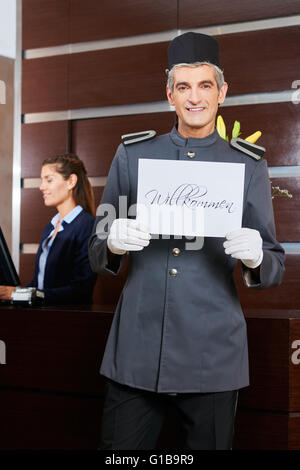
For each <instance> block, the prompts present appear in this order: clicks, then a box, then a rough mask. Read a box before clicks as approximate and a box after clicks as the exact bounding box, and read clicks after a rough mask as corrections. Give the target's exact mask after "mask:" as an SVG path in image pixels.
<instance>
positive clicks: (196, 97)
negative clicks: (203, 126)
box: [189, 87, 202, 104]
mask: <svg viewBox="0 0 300 470" xmlns="http://www.w3.org/2000/svg"><path fill="white" fill-rule="evenodd" d="M201 97H202V93H201V90H200V89H199V88H198V87H195V88H191V89H190V95H189V101H190V102H191V103H192V104H198V103H199V102H200V101H201Z"/></svg>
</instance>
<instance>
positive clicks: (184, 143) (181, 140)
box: [170, 126, 219, 147]
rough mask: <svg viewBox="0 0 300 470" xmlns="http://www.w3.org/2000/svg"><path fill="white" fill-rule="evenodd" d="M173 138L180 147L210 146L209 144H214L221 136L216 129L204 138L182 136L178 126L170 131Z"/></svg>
mask: <svg viewBox="0 0 300 470" xmlns="http://www.w3.org/2000/svg"><path fill="white" fill-rule="evenodd" d="M170 137H171V140H172V141H173V142H174V144H175V145H178V146H179V147H208V146H209V145H212V144H214V143H215V142H216V141H217V139H218V138H219V134H218V131H217V130H216V129H215V130H214V132H213V133H212V134H210V135H208V136H207V137H203V138H202V139H197V138H195V137H189V138H186V137H182V135H180V134H179V132H178V130H177V128H176V126H174V127H173V129H172V130H171V132H170Z"/></svg>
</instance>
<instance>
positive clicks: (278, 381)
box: [239, 309, 300, 411]
mask: <svg viewBox="0 0 300 470" xmlns="http://www.w3.org/2000/svg"><path fill="white" fill-rule="evenodd" d="M244 313H245V316H246V320H247V332H248V350H249V369H250V371H249V372H250V386H249V387H246V388H244V389H242V390H241V391H240V394H239V405H240V406H242V407H246V408H255V409H263V410H278V411H279V410H281V411H293V410H296V411H297V410H299V409H300V406H299V405H300V403H299V395H298V401H297V403H294V404H293V405H292V404H291V403H290V393H291V392H292V390H291V389H290V353H291V343H290V331H291V322H293V321H296V322H297V323H298V324H299V322H300V319H298V320H289V318H282V317H283V316H284V314H285V312H282V313H281V318H275V315H276V313H278V311H275V310H272V311H270V313H271V314H272V317H274V318H264V309H261V310H256V314H255V313H254V314H252V315H251V313H250V315H251V316H249V317H248V310H246V311H245V312H244ZM279 313H280V311H279ZM287 315H288V312H287ZM296 385H298V386H296ZM299 385H300V384H295V391H298V392H299Z"/></svg>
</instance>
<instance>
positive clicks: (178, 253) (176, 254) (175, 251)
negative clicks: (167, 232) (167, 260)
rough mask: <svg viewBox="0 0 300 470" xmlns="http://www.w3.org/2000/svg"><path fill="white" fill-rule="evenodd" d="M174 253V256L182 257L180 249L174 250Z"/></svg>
mask: <svg viewBox="0 0 300 470" xmlns="http://www.w3.org/2000/svg"><path fill="white" fill-rule="evenodd" d="M172 253H173V255H174V256H178V255H180V253H181V251H180V250H179V248H173V250H172Z"/></svg>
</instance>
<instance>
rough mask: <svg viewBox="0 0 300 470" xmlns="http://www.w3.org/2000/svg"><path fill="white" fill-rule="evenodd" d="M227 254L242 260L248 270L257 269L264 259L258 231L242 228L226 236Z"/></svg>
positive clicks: (224, 244) (225, 246)
mask: <svg viewBox="0 0 300 470" xmlns="http://www.w3.org/2000/svg"><path fill="white" fill-rule="evenodd" d="M223 246H224V248H225V253H226V254H227V255H231V256H232V258H236V259H240V260H241V261H242V262H243V264H244V265H245V266H247V267H248V268H252V269H254V268H257V267H258V266H259V265H260V264H261V262H262V259H263V250H262V238H261V236H260V233H259V232H258V230H254V229H252V228H240V229H238V230H234V231H233V232H230V233H228V234H227V235H226V241H225V242H224V243H223Z"/></svg>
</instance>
